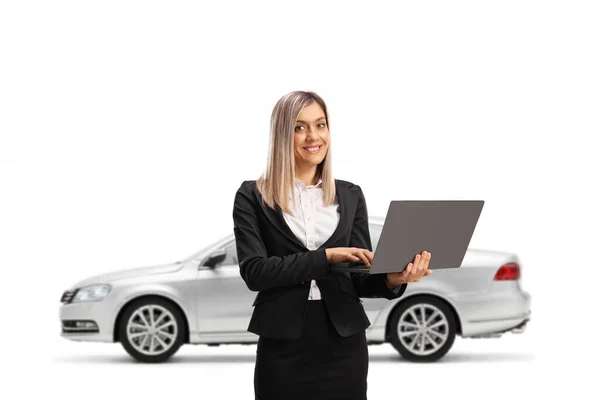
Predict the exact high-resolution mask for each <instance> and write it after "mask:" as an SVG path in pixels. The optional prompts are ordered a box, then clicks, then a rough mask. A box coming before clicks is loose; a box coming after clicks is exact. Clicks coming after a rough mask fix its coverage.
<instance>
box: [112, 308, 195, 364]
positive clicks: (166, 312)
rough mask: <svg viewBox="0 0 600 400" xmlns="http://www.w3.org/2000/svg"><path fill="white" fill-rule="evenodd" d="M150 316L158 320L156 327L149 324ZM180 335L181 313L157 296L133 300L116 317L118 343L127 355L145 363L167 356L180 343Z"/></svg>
mask: <svg viewBox="0 0 600 400" xmlns="http://www.w3.org/2000/svg"><path fill="white" fill-rule="evenodd" d="M151 318H152V321H154V322H160V323H159V325H158V326H159V329H158V330H157V329H156V328H153V329H151V328H150V327H149V324H151V323H152V322H151ZM159 319H160V320H159ZM184 335H185V324H184V318H183V315H182V314H181V312H180V311H179V309H178V308H177V307H175V306H174V305H173V304H172V303H171V302H169V301H167V300H165V299H161V298H150V297H143V298H140V299H137V300H134V301H133V302H132V303H130V304H129V305H128V306H127V308H126V309H125V311H124V312H123V315H122V318H121V320H120V321H119V340H120V342H121V345H122V346H123V347H124V348H125V350H126V351H127V353H129V355H130V356H132V357H133V358H135V359H136V360H138V361H142V362H146V363H159V362H163V361H165V360H167V359H169V358H170V357H171V356H172V355H173V354H175V353H176V352H177V350H179V347H181V345H182V344H183V341H184Z"/></svg>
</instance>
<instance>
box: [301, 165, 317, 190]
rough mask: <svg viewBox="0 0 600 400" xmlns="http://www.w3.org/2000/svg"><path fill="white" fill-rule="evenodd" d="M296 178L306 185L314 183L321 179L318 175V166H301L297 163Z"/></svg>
mask: <svg viewBox="0 0 600 400" xmlns="http://www.w3.org/2000/svg"><path fill="white" fill-rule="evenodd" d="M296 178H298V179H299V180H301V181H302V183H304V184H305V185H307V186H309V185H314V184H316V183H317V180H319V177H318V176H317V166H316V165H309V166H307V167H301V166H298V165H296Z"/></svg>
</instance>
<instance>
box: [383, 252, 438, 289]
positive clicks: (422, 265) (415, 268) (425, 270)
mask: <svg viewBox="0 0 600 400" xmlns="http://www.w3.org/2000/svg"><path fill="white" fill-rule="evenodd" d="M429 260H431V253H430V252H428V251H425V250H423V253H421V254H417V255H416V256H415V259H414V263H410V264H408V266H407V267H406V268H405V269H404V271H402V272H388V273H387V275H386V283H387V286H388V287H389V288H393V287H395V286H399V285H402V284H403V283H409V282H418V281H419V280H420V279H421V278H422V277H424V276H429V275H431V273H432V272H431V270H430V269H429Z"/></svg>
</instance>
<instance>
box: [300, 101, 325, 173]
mask: <svg viewBox="0 0 600 400" xmlns="http://www.w3.org/2000/svg"><path fill="white" fill-rule="evenodd" d="M328 143H329V127H328V126H327V121H326V120H325V113H324V112H323V109H322V108H321V106H320V105H319V104H318V103H317V102H313V103H311V104H309V105H307V106H306V107H304V108H303V109H302V110H301V111H300V114H298V119H297V120H296V125H295V127H294V156H295V161H296V165H297V166H300V167H305V166H312V165H318V164H320V163H321V162H322V161H323V159H324V158H325V155H326V154H327V146H328Z"/></svg>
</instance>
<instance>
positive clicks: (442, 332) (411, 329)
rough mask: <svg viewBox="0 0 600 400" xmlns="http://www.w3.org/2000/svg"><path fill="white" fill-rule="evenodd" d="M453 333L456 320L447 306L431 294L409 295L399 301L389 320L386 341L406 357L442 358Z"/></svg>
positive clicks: (448, 347)
mask: <svg viewBox="0 0 600 400" xmlns="http://www.w3.org/2000/svg"><path fill="white" fill-rule="evenodd" d="M455 337H456V320H455V318H454V314H453V313H452V311H451V310H450V307H448V305H447V304H446V303H444V302H443V301H441V300H439V299H437V298H434V297H423V296H419V297H413V298H410V299H407V300H406V301H404V302H402V304H400V305H399V307H398V308H397V309H396V310H395V311H394V313H393V314H392V317H391V320H390V332H389V338H390V343H391V344H392V346H394V348H395V349H396V350H397V351H398V352H399V353H400V354H401V355H402V357H404V358H405V359H407V360H409V361H417V362H430V361H436V360H438V359H440V358H442V357H443V356H444V355H445V354H446V353H447V352H448V350H450V347H452V344H453V343H454V338H455Z"/></svg>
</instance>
